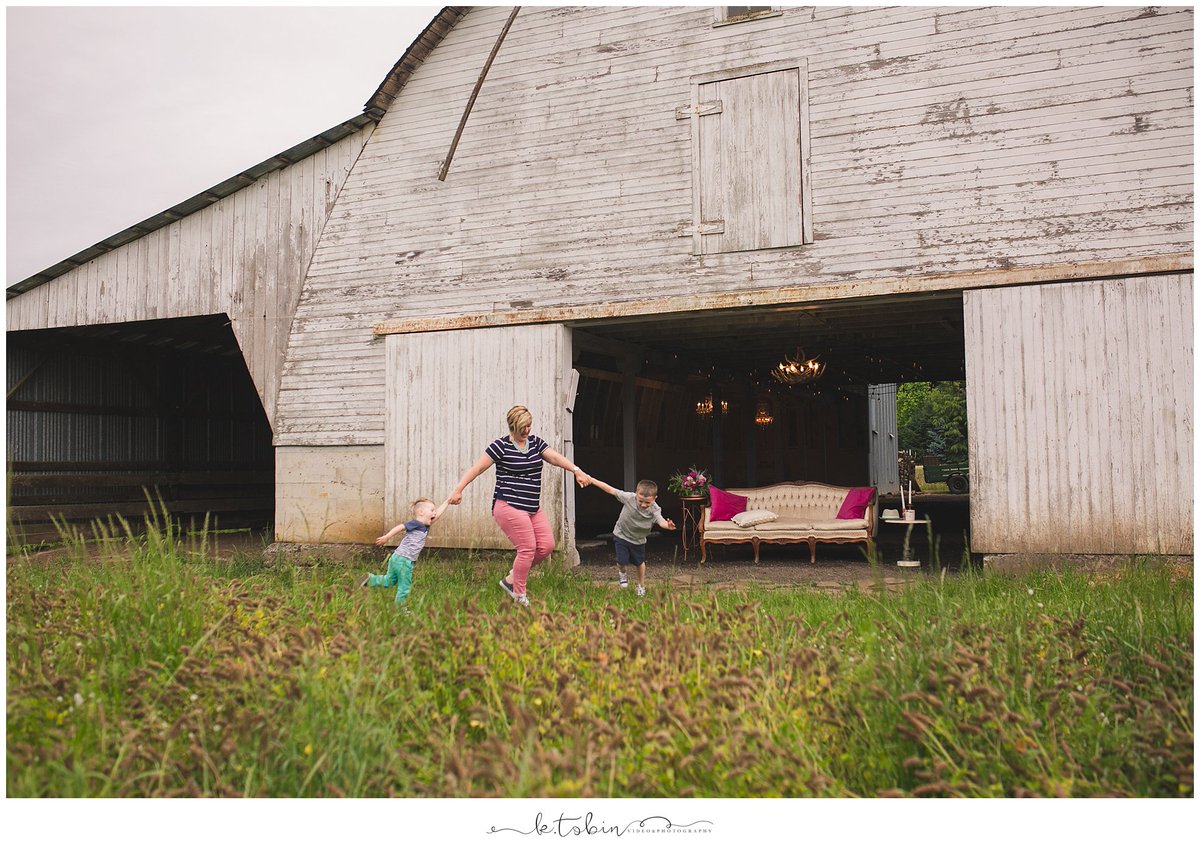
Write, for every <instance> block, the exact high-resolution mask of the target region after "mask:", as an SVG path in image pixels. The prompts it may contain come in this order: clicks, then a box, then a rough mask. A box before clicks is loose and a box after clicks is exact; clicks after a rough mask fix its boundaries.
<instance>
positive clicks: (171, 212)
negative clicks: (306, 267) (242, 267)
mask: <svg viewBox="0 0 1200 853" xmlns="http://www.w3.org/2000/svg"><path fill="white" fill-rule="evenodd" d="M469 8H470V7H469V6H445V7H443V8H442V10H441V11H439V12H438V13H437V15H435V16H434V18H433V20H432V21H431V22H430V23H429V25H428V26H427V27H425V29H424V30H422V31H421V34H420V35H419V36H417V37H416V39H414V40H413V43H412V44H410V45H409V46H408V49H407V50H406V51H404V55H403V56H401V57H400V61H399V62H397V63H396V64H395V65H394V66H393V67H392V70H391V71H390V72H388V75H387V77H385V78H384V81H383V82H382V83H380V84H379V88H378V89H376V90H375V94H373V95H372V96H371V98H370V100H368V101H367V102H366V104H364V105H363V111H362V113H361V114H360V115H356V116H354V117H353V118H351V119H348V120H347V121H344V122H342V123H341V124H338V125H335V126H333V127H331V128H329V130H326V131H323V132H322V133H318V134H317V135H316V136H314V137H312V138H311V139H306V140H305V141H304V142H301V143H300V144H299V145H293V146H292V147H291V148H289V149H287V150H286V151H282V152H280V153H279V154H276V155H275V156H274V157H271V158H269V159H267V160H264V161H262V162H261V163H259V164H258V165H256V166H251V167H250V168H249V169H245V170H243V171H241V172H238V173H237V174H236V175H234V176H233V177H232V178H228V179H226V180H224V181H222V182H221V183H219V184H217V185H216V186H213V187H209V188H208V189H206V190H204V191H202V192H199V193H197V194H196V195H194V196H192V197H191V198H189V199H187V200H185V201H182V202H180V203H179V204H177V205H175V206H173V207H169V208H167V209H166V210H164V211H163V212H162V213H157V214H155V215H154V216H151V217H150V218H148V219H143V220H142V221H141V222H139V223H137V224H136V225H131V226H129V227H128V228H126V229H124V230H123V231H118V232H117V233H116V234H113V235H112V236H111V237H108V238H106V239H104V240H101V241H100V242H99V243H96V244H94V245H92V246H89V247H88V248H86V249H84V250H83V251H81V252H76V253H75V254H74V255H71V257H69V258H66V259H65V260H62V261H59V262H58V263H56V264H54V265H53V266H50V267H47V268H46V269H44V270H42V271H41V272H39V273H35V274H33V275H31V276H29V277H28V278H26V279H22V280H21V281H18V282H17V283H16V284H13V285H10V286H9V287H8V289H7V293H6V296H5V299H6V300H7V299H12V298H13V297H15V296H19V295H21V294H22V293H25V292H26V291H29V290H33V289H34V288H35V287H39V286H41V285H43V284H45V283H46V282H48V281H53V280H54V279H56V278H58V277H59V276H60V275H62V274H63V273H66V272H70V271H71V270H73V269H75V268H76V267H80V266H83V265H84V264H86V263H87V262H88V261H91V260H94V259H96V258H98V257H100V256H101V255H104V254H107V253H108V252H111V251H112V250H113V249H116V248H119V247H121V246H123V245H125V244H126V243H130V242H132V241H134V240H136V239H138V238H139V237H144V236H145V235H147V234H149V233H151V232H153V231H157V230H158V229H159V228H162V227H164V226H166V225H170V224H171V223H172V222H177V221H179V220H180V219H183V218H184V217H185V216H189V215H190V214H193V213H195V212H196V211H197V210H202V209H203V208H206V207H208V206H209V205H210V204H213V203H215V202H218V201H220V200H221V199H223V198H225V197H226V196H230V195H233V194H234V193H235V192H237V191H238V190H240V189H244V188H245V187H248V186H250V185H251V184H253V183H254V182H255V181H257V180H259V179H260V178H262V177H263V176H264V175H268V174H270V173H271V172H274V171H276V170H278V169H283V168H286V167H287V166H291V165H292V164H293V163H298V162H299V161H301V160H303V159H304V158H306V157H310V156H312V155H313V154H315V153H316V152H318V151H320V150H321V149H323V148H328V147H329V146H331V145H333V144H334V143H335V142H337V141H339V140H341V139H344V138H346V137H347V136H349V135H350V134H352V133H355V132H357V131H359V130H361V129H362V128H364V127H366V126H367V125H369V124H371V123H372V122H377V121H379V119H381V118H383V116H384V114H385V113H386V112H387V111H388V108H389V107H390V106H391V105H392V102H393V101H395V100H396V96H397V95H399V94H400V90H401V89H403V88H404V85H405V84H406V83H407V82H408V80H409V78H410V77H412V75H413V72H414V71H416V70H417V68H419V67H420V65H421V63H422V62H424V61H425V59H426V58H427V57H428V56H429V54H430V53H432V52H433V49H434V48H435V47H437V45H438V44H439V43H440V42H441V40H442V39H443V38H445V37H446V34H447V33H448V32H450V30H451V29H452V28H453V27H454V25H455V24H457V23H458V22H459V21H460V20H462V18H463V16H464V15H465V14H466V13H467V11H468V9H469Z"/></svg>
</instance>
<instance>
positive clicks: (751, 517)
mask: <svg viewBox="0 0 1200 853" xmlns="http://www.w3.org/2000/svg"><path fill="white" fill-rule="evenodd" d="M777 518H779V516H778V515H776V514H775V513H773V512H771V511H770V510H769V509H752V510H747V511H746V512H739V513H738V514H737V515H735V516H734V517H733V523H734V524H736V525H737V526H738V527H753V526H754V525H756V524H763V523H764V522H767V521H774V520H775V519H777Z"/></svg>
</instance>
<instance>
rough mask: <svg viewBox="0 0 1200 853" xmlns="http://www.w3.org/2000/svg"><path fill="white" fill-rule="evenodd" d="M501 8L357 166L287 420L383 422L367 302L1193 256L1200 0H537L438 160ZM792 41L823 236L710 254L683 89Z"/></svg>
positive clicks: (420, 75)
mask: <svg viewBox="0 0 1200 853" xmlns="http://www.w3.org/2000/svg"><path fill="white" fill-rule="evenodd" d="M508 11H509V10H508V8H507V7H505V8H500V7H476V8H474V9H473V10H472V11H470V12H469V13H468V14H467V15H466V17H465V18H464V19H463V20H462V21H461V22H460V23H459V24H458V25H457V26H455V27H454V29H453V30H451V31H450V33H449V34H448V35H447V36H446V38H445V40H444V41H443V42H442V43H441V44H440V45H439V46H438V47H437V49H436V50H434V52H433V53H432V55H431V56H430V57H429V59H428V60H427V61H426V62H425V63H424V64H423V65H422V66H421V67H420V68H419V69H417V71H416V72H415V73H414V74H413V76H412V78H411V79H410V80H409V81H408V83H407V84H406V86H405V88H404V89H403V90H402V91H401V93H400V95H399V97H398V99H397V101H396V103H395V105H394V106H393V107H392V109H391V110H390V111H389V112H388V113H387V115H386V116H385V117H384V118H383V120H382V122H381V124H380V126H379V128H378V129H377V130H376V132H375V134H374V135H373V136H372V138H371V140H370V142H369V143H368V144H367V146H366V148H365V149H364V152H363V155H362V157H361V158H360V160H359V162H358V164H357V166H356V167H355V169H354V172H353V173H352V174H351V176H350V178H349V179H348V181H347V182H346V185H345V187H344V189H343V192H342V195H341V196H340V198H339V201H338V205H337V207H336V209H335V210H334V213H333V215H332V217H331V219H330V221H329V223H328V225H327V227H326V230H325V233H324V235H323V238H322V240H321V242H320V245H319V246H318V248H317V252H316V254H315V256H314V259H313V264H312V267H311V270H310V273H309V276H308V279H307V281H306V285H305V289H304V293H303V295H302V298H301V302H300V306H299V309H298V312H297V316H296V322H295V324H294V326H293V331H292V335H291V338H290V346H289V351H288V356H287V363H286V365H285V368H284V378H283V386H282V391H281V400H280V407H281V418H280V419H279V421H278V424H277V441H278V442H280V443H285V444H296V445H322V444H330V445H351V444H380V443H382V442H383V439H384V434H383V430H384V413H383V409H384V401H385V399H386V398H387V395H386V394H385V393H384V381H385V370H384V359H383V352H382V347H380V346H379V344H378V342H377V341H376V340H374V339H373V338H372V334H371V327H372V325H373V324H375V323H382V322H396V323H398V324H399V326H400V327H401V328H403V327H404V324H406V323H414V324H416V323H421V322H426V321H431V320H436V321H438V322H442V323H453V322H454V319H453V318H455V317H456V316H458V315H465V314H478V313H480V312H484V313H487V312H497V316H498V318H500V315H501V314H502V315H504V317H509V316H512V315H513V314H514V313H515V315H516V316H523V315H532V314H536V313H537V312H539V311H547V310H549V309H552V308H554V307H556V306H558V307H563V306H567V307H570V306H578V307H579V309H580V312H582V313H581V314H580V316H583V315H589V316H607V314H606V313H605V312H620V311H621V310H622V309H621V306H622V304H626V303H630V302H631V301H637V302H638V304H639V305H641V306H642V307H641V308H639V310H645V311H648V312H651V311H653V310H655V309H654V308H653V307H652V306H654V305H655V304H656V303H658V302H659V301H660V300H662V301H664V302H665V301H667V300H676V301H678V300H685V301H686V300H693V301H696V304H701V302H700V300H704V299H714V298H717V297H721V298H726V299H732V298H735V297H736V296H737V295H738V294H762V293H774V292H776V290H777V289H779V288H786V289H788V292H789V293H790V294H791V296H789V297H788V298H790V299H803V293H802V292H801V293H800V295H797V290H796V288H805V289H807V288H814V289H816V288H824V289H825V290H826V291H830V289H832V291H836V292H838V293H844V294H845V295H853V294H855V293H857V292H859V290H858V289H859V288H862V287H866V286H867V284H868V283H872V282H876V283H877V282H879V281H880V280H883V281H885V282H886V287H889V288H891V289H893V290H895V291H896V292H903V291H904V290H905V289H906V288H907V287H908V284H907V283H906V282H909V281H919V286H920V287H945V288H959V287H963V286H965V282H966V280H967V277H969V276H970V275H972V274H974V275H978V274H980V273H981V272H985V273H988V274H993V273H994V274H996V275H1007V276H1010V279H1009V280H1010V281H1015V282H1028V281H1034V280H1046V278H1047V277H1048V276H1044V275H1043V276H1040V277H1039V273H1038V272H1037V271H1038V270H1039V269H1043V268H1045V267H1048V266H1053V267H1055V269H1056V272H1055V274H1054V277H1065V278H1071V277H1076V276H1084V275H1088V274H1091V275H1104V274H1106V273H1103V272H1093V273H1086V272H1080V271H1078V270H1076V269H1075V265H1078V264H1084V265H1086V264H1091V265H1094V266H1093V267H1092V269H1097V268H1100V267H1103V265H1104V264H1106V263H1114V264H1115V263H1118V262H1120V263H1126V264H1132V265H1133V267H1134V268H1139V267H1138V266H1137V265H1138V264H1139V263H1141V259H1143V258H1147V257H1150V258H1165V259H1166V263H1167V264H1168V267H1167V269H1168V270H1175V269H1180V268H1183V267H1186V266H1187V265H1188V262H1187V261H1186V260H1184V261H1180V260H1179V257H1180V256H1181V255H1190V252H1191V251H1192V94H1191V93H1192V88H1191V87H1192V12H1191V10H1190V9H1188V8H1165V7H1155V8H1134V9H1129V8H1073V9H1069V8H1026V7H1022V8H1015V7H1005V8H943V9H938V8H915V7H890V8H861V7H855V8H834V7H799V8H784V9H783V11H782V14H780V15H779V16H776V17H771V18H765V19H762V20H756V21H748V22H744V23H737V24H733V25H728V26H722V27H714V26H712V20H713V10H712V8H711V7H692V8H687V7H672V8H648V7H642V8H602V7H591V8H543V7H538V8H533V7H524V8H522V10H521V12H520V14H519V15H518V17H517V19H516V22H515V23H514V25H513V27H512V30H511V31H510V32H509V34H508V36H507V39H506V41H505V42H504V44H503V46H502V48H501V49H500V52H499V54H498V56H497V58H496V61H495V63H494V64H493V66H492V68H491V70H490V72H489V74H488V77H487V79H486V82H485V84H484V85H483V88H482V90H481V92H480V95H479V99H478V101H477V102H476V104H475V106H474V109H473V111H472V113H471V116H470V120H469V122H468V123H467V125H466V129H465V132H464V134H463V137H462V140H461V142H460V144H459V146H458V149H457V153H456V154H455V157H454V160H453V163H452V165H451V168H450V172H449V178H448V180H447V181H446V182H444V183H441V182H438V181H437V180H436V175H437V172H438V168H439V166H440V164H441V162H442V160H443V158H444V157H445V156H446V152H447V149H448V147H449V144H450V140H451V137H452V135H453V133H454V129H455V127H456V125H457V123H458V121H459V118H460V116H461V114H462V108H463V106H464V105H465V103H466V100H467V97H468V95H469V93H470V91H471V87H472V86H473V84H474V82H475V80H476V78H477V75H478V73H479V70H480V68H481V67H482V64H483V61H484V58H485V57H486V55H487V53H488V51H489V50H490V49H491V47H492V46H493V44H494V42H495V38H496V36H497V34H498V33H499V31H500V29H501V26H502V24H503V21H504V20H505V18H506V16H507V15H508ZM790 60H795V61H796V62H797V64H798V65H799V64H800V63H801V62H802V64H803V66H804V67H805V68H806V80H807V87H808V88H807V91H808V99H809V105H808V106H809V110H808V113H809V114H808V119H809V121H808V127H809V139H808V142H809V143H810V146H809V147H810V157H811V187H810V190H811V193H810V197H811V208H812V209H811V217H812V228H813V242H812V243H811V244H807V245H802V246H793V247H784V248H772V249H763V250H758V251H752V252H726V253H709V254H703V255H696V254H693V251H694V245H693V243H694V232H695V231H696V230H697V223H696V222H695V221H694V211H693V193H692V183H693V180H694V179H695V172H694V169H695V168H696V164H695V163H694V157H693V148H692V138H693V133H694V132H695V131H694V129H693V125H694V124H695V121H698V120H699V118H697V119H695V120H693V119H692V118H688V119H687V120H679V119H677V118H676V110H677V108H680V107H682V108H684V109H683V110H682V111H681V113H682V114H683V115H685V116H687V115H688V114H689V109H691V108H693V107H692V99H693V95H692V91H693V89H692V87H693V84H694V83H696V80H694V78H700V77H702V76H703V75H706V74H711V73H713V72H716V71H723V70H728V69H736V68H740V67H745V66H750V65H754V64H757V63H780V62H785V61H790ZM726 108H729V105H726ZM937 276H940V277H941V278H937ZM958 276H963V278H959V277H958ZM918 277H924V278H920V279H918ZM967 286H969V285H967ZM814 292H815V290H814ZM756 298H757V297H756ZM659 310H662V309H661V308H660V309H659ZM498 321H502V319H498Z"/></svg>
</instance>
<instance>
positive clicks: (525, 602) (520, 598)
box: [513, 595, 529, 607]
mask: <svg viewBox="0 0 1200 853" xmlns="http://www.w3.org/2000/svg"><path fill="white" fill-rule="evenodd" d="M513 601H515V602H516V603H517V604H519V605H521V606H522V607H528V606H529V596H528V595H514V596H513Z"/></svg>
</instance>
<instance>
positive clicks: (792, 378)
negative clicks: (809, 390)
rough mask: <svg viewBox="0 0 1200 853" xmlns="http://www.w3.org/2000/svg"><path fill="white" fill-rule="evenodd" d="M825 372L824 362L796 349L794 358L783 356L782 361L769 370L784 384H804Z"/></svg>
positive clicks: (818, 377)
mask: <svg viewBox="0 0 1200 853" xmlns="http://www.w3.org/2000/svg"><path fill="white" fill-rule="evenodd" d="M824 372H825V362H823V361H820V360H818V359H816V358H806V357H805V355H804V352H803V351H802V350H799V349H798V350H796V355H795V357H794V358H792V357H789V356H786V355H785V356H784V357H783V361H781V362H779V364H778V365H777V366H776V367H775V368H774V369H773V370H772V371H771V375H772V376H774V377H775V378H776V379H777V380H779V381H780V382H782V383H783V384H784V385H805V384H807V383H809V382H812V381H814V380H817V379H820V378H821V374H822V373H824Z"/></svg>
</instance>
